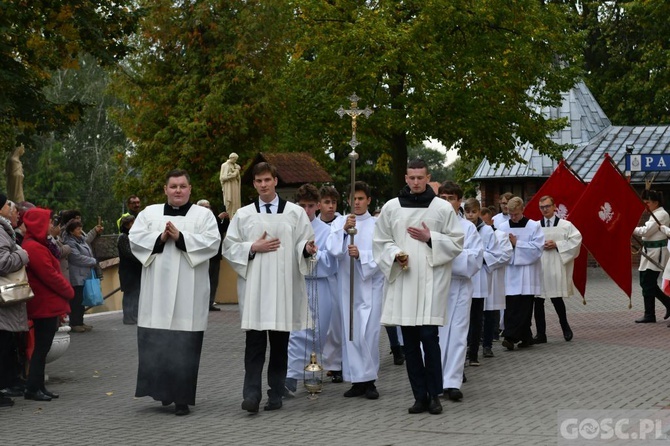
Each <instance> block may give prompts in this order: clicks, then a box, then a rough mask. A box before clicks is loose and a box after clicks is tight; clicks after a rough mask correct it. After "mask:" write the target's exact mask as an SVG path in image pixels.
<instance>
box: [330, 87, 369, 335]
mask: <svg viewBox="0 0 670 446" xmlns="http://www.w3.org/2000/svg"><path fill="white" fill-rule="evenodd" d="M360 99H361V98H359V97H358V96H356V93H354V94H352V95H351V96H349V100H350V101H351V106H350V108H349V109H348V110H345V109H344V108H342V106H340V108H338V109H337V110H335V113H337V114H338V115H340V118H343V117H344V115H349V116H351V141H349V145H350V146H351V153H349V163H350V164H351V190H350V193H349V206H350V207H351V210H352V212H353V208H354V183H356V160H357V159H358V153H356V147H357V146H358V145H359V144H360V143H359V142H358V140H357V139H356V126H357V124H356V120H357V119H358V117H359V116H361V115H363V116H365V117H366V118H369V117H370V115H371V114H372V113H373V111H372V109H371V108H370V107H365V109H364V110H361V109H359V108H358V101H359V100H360ZM357 232H358V231H356V228H349V229H347V234H349V244H351V245H353V244H354V236H355V235H356V233H357ZM349 261H350V263H349V340H350V341H353V340H354V271H355V267H356V264H355V261H354V258H353V257H350V258H349Z"/></svg>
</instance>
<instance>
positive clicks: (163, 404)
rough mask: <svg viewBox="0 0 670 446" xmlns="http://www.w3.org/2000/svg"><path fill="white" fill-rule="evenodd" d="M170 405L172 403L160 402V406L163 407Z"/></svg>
mask: <svg viewBox="0 0 670 446" xmlns="http://www.w3.org/2000/svg"><path fill="white" fill-rule="evenodd" d="M170 404H172V401H161V406H163V407H165V406H169V405H170Z"/></svg>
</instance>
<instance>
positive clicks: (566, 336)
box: [563, 327, 572, 341]
mask: <svg viewBox="0 0 670 446" xmlns="http://www.w3.org/2000/svg"><path fill="white" fill-rule="evenodd" d="M563 339H565V340H566V341H571V340H572V330H570V327H568V328H566V329H565V330H563Z"/></svg>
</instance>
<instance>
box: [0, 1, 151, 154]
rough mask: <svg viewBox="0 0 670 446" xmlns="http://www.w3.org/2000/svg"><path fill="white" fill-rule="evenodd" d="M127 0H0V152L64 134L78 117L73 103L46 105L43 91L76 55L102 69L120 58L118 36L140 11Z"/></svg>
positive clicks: (80, 105) (121, 48) (128, 29)
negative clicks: (38, 135) (36, 136)
mask: <svg viewBox="0 0 670 446" xmlns="http://www.w3.org/2000/svg"><path fill="white" fill-rule="evenodd" d="M134 4H135V2H134V1H133V0H114V1H111V0H95V1H92V0H83V1H82V0H60V1H56V2H48V1H43V0H31V1H26V0H19V1H11V2H9V1H4V0H3V1H0V34H1V35H2V39H1V41H0V147H2V150H4V151H6V150H9V149H10V148H12V147H14V145H15V143H16V140H15V138H17V137H18V140H19V142H28V141H29V136H30V135H31V134H33V133H35V132H46V131H52V130H65V129H67V128H68V127H69V126H70V125H72V124H73V123H74V122H76V121H77V120H78V119H79V118H80V117H81V115H82V113H83V110H84V106H85V104H84V103H82V102H81V101H79V100H77V99H74V98H64V99H63V100H61V101H59V102H54V101H52V100H49V99H48V98H47V97H46V94H45V87H47V86H48V85H49V83H50V80H51V76H52V74H53V73H54V72H56V71H57V70H59V69H63V68H64V69H70V68H76V67H77V64H78V56H79V54H80V52H87V53H89V54H92V55H93V56H94V57H95V58H96V59H98V60H99V61H100V62H101V63H102V64H106V65H110V64H114V63H116V62H117V61H118V60H119V59H120V58H123V57H124V56H125V55H126V54H127V52H128V50H129V47H128V46H127V45H126V44H125V43H123V40H122V39H123V37H124V36H125V35H127V34H129V33H131V32H132V31H133V30H134V26H135V23H136V20H137V18H138V15H139V14H140V11H139V10H137V9H136V8H135V6H134Z"/></svg>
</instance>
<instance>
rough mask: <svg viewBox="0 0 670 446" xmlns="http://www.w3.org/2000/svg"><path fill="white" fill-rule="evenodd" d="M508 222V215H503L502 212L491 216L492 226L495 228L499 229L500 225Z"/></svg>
mask: <svg viewBox="0 0 670 446" xmlns="http://www.w3.org/2000/svg"><path fill="white" fill-rule="evenodd" d="M508 220H509V214H503V213H502V212H498V213H497V214H496V215H494V216H493V226H494V227H495V228H498V229H500V225H502V224H503V223H504V222H506V221H508Z"/></svg>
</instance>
